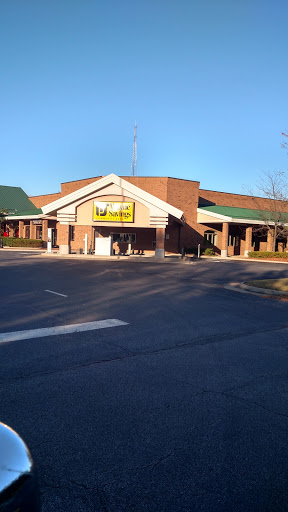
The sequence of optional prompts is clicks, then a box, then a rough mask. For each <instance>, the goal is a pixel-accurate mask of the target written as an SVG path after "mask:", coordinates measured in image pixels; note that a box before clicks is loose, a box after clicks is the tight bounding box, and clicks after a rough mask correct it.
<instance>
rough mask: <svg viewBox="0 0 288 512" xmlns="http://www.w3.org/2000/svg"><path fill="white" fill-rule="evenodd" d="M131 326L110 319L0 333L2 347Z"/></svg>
mask: <svg viewBox="0 0 288 512" xmlns="http://www.w3.org/2000/svg"><path fill="white" fill-rule="evenodd" d="M120 325H129V324H128V323H127V322H123V321H122V320H117V319H116V318H108V319H107V320H98V321H97V322H85V323H83V324H70V325H59V326H58V327H46V328H43V329H31V330H27V331H15V332H3V333H0V345H1V344H2V343H9V342H10V341H18V340H28V339H31V338H43V337H44V336H57V335H59V334H69V333H73V332H83V331H94V330H96V329H107V328H108V327H119V326H120Z"/></svg>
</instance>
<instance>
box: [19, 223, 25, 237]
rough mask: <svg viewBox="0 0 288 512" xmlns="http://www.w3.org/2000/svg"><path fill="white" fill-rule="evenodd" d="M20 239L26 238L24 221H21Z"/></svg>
mask: <svg viewBox="0 0 288 512" xmlns="http://www.w3.org/2000/svg"><path fill="white" fill-rule="evenodd" d="M19 238H24V221H23V220H19Z"/></svg>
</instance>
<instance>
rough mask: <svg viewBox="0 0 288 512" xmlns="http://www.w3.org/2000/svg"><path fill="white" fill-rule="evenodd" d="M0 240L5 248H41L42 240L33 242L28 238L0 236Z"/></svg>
mask: <svg viewBox="0 0 288 512" xmlns="http://www.w3.org/2000/svg"><path fill="white" fill-rule="evenodd" d="M0 239H1V240H2V241H3V246H4V245H6V246H7V247H37V248H39V247H42V246H43V242H42V240H34V239H30V238H12V237H10V236H1V237H0Z"/></svg>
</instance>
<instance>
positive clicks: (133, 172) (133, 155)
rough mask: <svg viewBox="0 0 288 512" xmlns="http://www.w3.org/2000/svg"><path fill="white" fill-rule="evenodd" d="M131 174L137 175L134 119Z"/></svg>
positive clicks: (135, 126)
mask: <svg viewBox="0 0 288 512" xmlns="http://www.w3.org/2000/svg"><path fill="white" fill-rule="evenodd" d="M131 176H137V125H136V121H135V125H134V142H133V154H132V164H131Z"/></svg>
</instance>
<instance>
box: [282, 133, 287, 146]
mask: <svg viewBox="0 0 288 512" xmlns="http://www.w3.org/2000/svg"><path fill="white" fill-rule="evenodd" d="M281 135H282V137H287V138H288V134H287V133H285V132H282V134H281ZM281 146H282V148H284V149H288V142H287V141H286V140H285V139H283V142H281Z"/></svg>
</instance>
